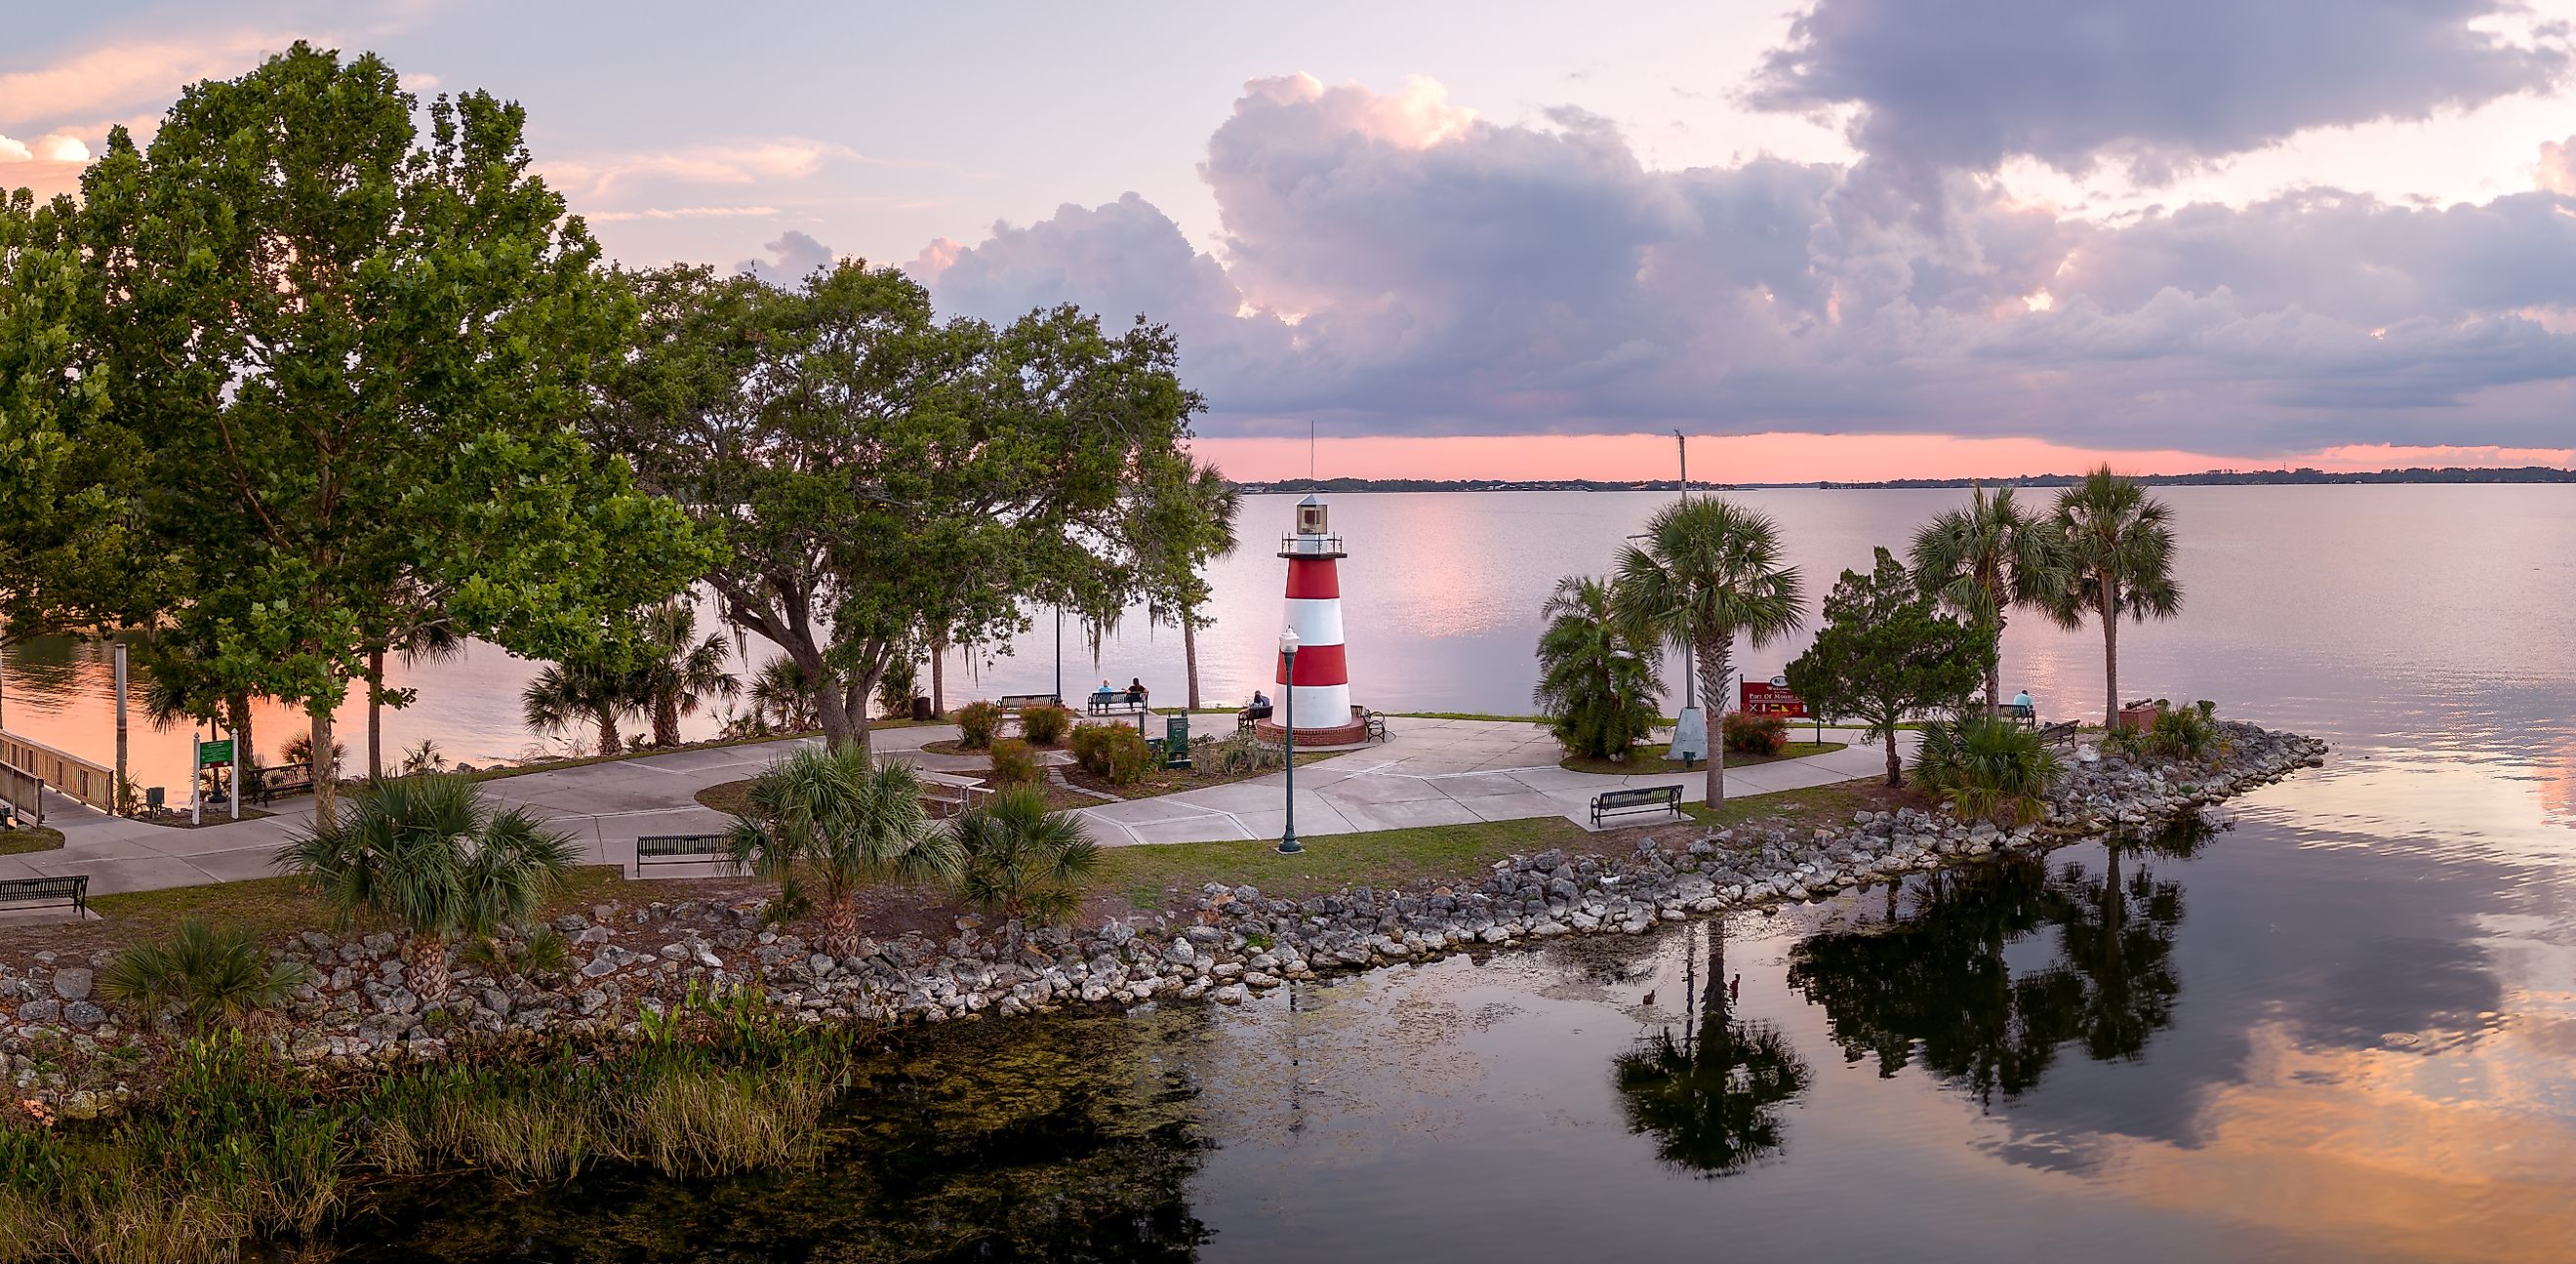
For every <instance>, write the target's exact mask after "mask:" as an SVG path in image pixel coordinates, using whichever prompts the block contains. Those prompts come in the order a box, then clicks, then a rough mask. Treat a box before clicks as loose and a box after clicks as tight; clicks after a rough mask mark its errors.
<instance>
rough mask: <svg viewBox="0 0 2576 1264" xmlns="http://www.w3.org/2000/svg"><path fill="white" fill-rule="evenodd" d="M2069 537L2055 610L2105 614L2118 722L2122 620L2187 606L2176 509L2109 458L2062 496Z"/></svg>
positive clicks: (2060, 524) (2106, 655) (2105, 656)
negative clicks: (2177, 566) (2179, 570)
mask: <svg viewBox="0 0 2576 1264" xmlns="http://www.w3.org/2000/svg"><path fill="white" fill-rule="evenodd" d="M2057 528H2058V530H2059V531H2060V532H2061V533H2063V534H2064V535H2065V537H2066V561H2067V586H2066V587H2065V589H2064V590H2062V591H2061V592H2060V594H2059V596H2058V599H2057V601H2056V602H2055V603H2054V605H2053V607H2052V609H2051V611H2050V613H2052V614H2053V615H2054V616H2055V617H2056V618H2057V621H2058V622H2059V623H2061V624H2063V625H2064V626H2066V627H2068V628H2080V627H2082V626H2084V621H2085V620H2086V619H2088V618H2098V619H2100V620H2101V621H2102V685H2103V694H2104V697H2103V702H2102V726H2103V727H2104V728H2112V729H2116V728H2118V727H2119V724H2120V620H2122V619H2128V620H2129V621H2131V622H2133V623H2144V622H2146V621H2147V620H2148V619H2150V618H2156V619H2170V618H2173V617H2174V616H2175V615H2177V614H2180V613H2182V586H2181V585H2180V584H2177V583H2175V582H2174V577H2173V560H2174V535H2173V511H2172V510H2171V509H2169V508H2167V507H2166V505H2165V502H2163V501H2161V500H2158V499H2156V498H2155V497H2153V496H2149V495H2148V494H2147V493H2146V489H2144V488H2142V487H2140V486H2138V484H2137V483H2136V482H2135V481H2133V480H2130V479H2125V478H2122V477H2120V476H2119V475H2117V474H2113V473H2112V472H2111V467H2110V466H2108V465H2105V466H2103V467H2102V468H2100V469H2098V470H2095V471H2093V472H2092V473H2090V474H2087V475H2085V476H2084V481H2083V482H2081V483H2077V484H2076V485H2074V486H2073V487H2069V488H2067V489H2066V490H2065V491H2063V492H2060V493H2059V494H2058V497H2057Z"/></svg>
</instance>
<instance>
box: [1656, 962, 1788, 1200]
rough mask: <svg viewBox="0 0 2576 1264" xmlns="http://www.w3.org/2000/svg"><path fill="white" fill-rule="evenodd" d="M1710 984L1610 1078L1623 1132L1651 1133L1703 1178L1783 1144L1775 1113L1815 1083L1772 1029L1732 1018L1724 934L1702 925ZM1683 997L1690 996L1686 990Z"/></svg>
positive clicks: (1663, 1152) (1746, 1164)
mask: <svg viewBox="0 0 2576 1264" xmlns="http://www.w3.org/2000/svg"><path fill="white" fill-rule="evenodd" d="M1708 941H1709V943H1708V978H1707V981H1706V982H1705V984H1703V985H1702V987H1701V988H1700V990H1699V994H1698V996H1697V997H1696V998H1695V1001H1686V1002H1685V1003H1686V1004H1692V1003H1695V1004H1696V1006H1697V1011H1698V1012H1697V1023H1696V1024H1695V1025H1693V1024H1691V1023H1690V1022H1689V1020H1688V1019H1687V1018H1686V1019H1685V1025H1684V1028H1683V1034H1682V1035H1681V1037H1680V1038H1678V1039H1676V1038H1675V1037H1674V1035H1673V1031H1672V1029H1671V1028H1670V1027H1666V1028H1664V1029H1663V1030H1661V1031H1659V1032H1657V1033H1656V1034H1655V1035H1653V1036H1650V1037H1648V1038H1646V1039H1645V1040H1644V1041H1641V1042H1640V1043H1639V1045H1638V1047H1637V1048H1635V1049H1633V1050H1630V1051H1629V1052H1627V1053H1623V1054H1621V1055H1619V1058H1618V1060H1617V1062H1616V1063H1615V1064H1614V1072H1613V1078H1614V1082H1615V1083H1616V1084H1617V1086H1618V1089H1619V1096H1620V1099H1621V1101H1622V1103H1623V1104H1624V1105H1625V1106H1626V1107H1627V1112H1628V1128H1629V1130H1630V1131H1632V1132H1636V1133H1641V1134H1652V1135H1653V1136H1654V1137H1655V1141H1656V1145H1655V1154H1656V1157H1658V1158H1661V1159H1662V1160H1663V1161H1665V1162H1667V1163H1670V1164H1673V1165H1674V1166H1676V1167H1681V1168H1685V1169H1688V1170H1690V1171H1693V1172H1697V1173H1699V1174H1701V1175H1703V1176H1709V1177H1720V1176H1731V1175H1734V1174H1735V1173H1738V1172H1742V1171H1745V1170H1747V1169H1749V1168H1752V1167H1753V1166H1754V1165H1756V1164H1758V1163H1760V1162H1762V1161H1763V1160H1764V1159H1765V1158H1767V1157H1769V1156H1770V1155H1771V1154H1772V1153H1773V1152H1775V1151H1777V1150H1779V1149H1780V1147H1781V1146H1782V1145H1783V1144H1784V1143H1785V1141H1786V1140H1787V1138H1786V1136H1785V1131H1784V1124H1783V1121H1782V1119H1781V1113H1780V1108H1781V1107H1782V1106H1783V1105H1784V1104H1786V1103H1788V1102H1789V1101H1791V1100H1792V1099H1794V1098H1796V1097H1797V1096H1798V1094H1800V1093H1802V1092H1805V1091H1806V1089H1807V1086H1808V1084H1809V1083H1811V1082H1812V1081H1813V1079H1814V1072H1813V1071H1812V1069H1811V1068H1809V1067H1808V1065H1807V1063H1806V1060H1805V1059H1803V1058H1801V1057H1799V1056H1798V1051H1797V1050H1796V1049H1795V1048H1794V1047H1792V1046H1791V1045H1790V1043H1789V1040H1788V1037H1787V1036H1786V1035H1784V1034H1783V1033H1782V1032H1781V1031H1780V1029H1779V1028H1778V1027H1776V1026H1774V1025H1772V1024H1771V1023H1768V1022H1762V1021H1739V1020H1737V1019H1736V1018H1735V1017H1734V1016H1733V1014H1732V1012H1731V1009H1732V1006H1731V1004H1730V1002H1729V999H1728V996H1727V986H1726V934H1725V930H1724V928H1723V927H1721V926H1719V925H1717V924H1716V923H1711V924H1710V925H1709V927H1708ZM1685 995H1686V996H1687V995H1688V993H1687V992H1686V993H1685Z"/></svg>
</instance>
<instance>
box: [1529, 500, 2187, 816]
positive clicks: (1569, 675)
mask: <svg viewBox="0 0 2576 1264" xmlns="http://www.w3.org/2000/svg"><path fill="white" fill-rule="evenodd" d="M2013 492H2014V489H2012V488H2009V487H2007V488H1999V489H1996V490H1995V491H1994V492H1992V493H1988V492H1987V491H1986V490H1985V489H1983V488H1979V489H1977V490H1976V491H1975V492H1974V494H1973V495H1972V496H1971V497H1970V499H1969V502H1968V504H1967V505H1966V506H1965V507H1963V508H1959V509H1952V510H1948V511H1946V512H1943V513H1942V514H1940V515H1939V516H1937V517H1935V518H1934V519H1933V520H1932V521H1930V522H1928V523H1925V524H1924V525H1923V526H1922V528H1920V529H1919V530H1918V531H1917V532H1916V533H1915V536H1914V539H1913V540H1912V541H1911V547H1910V548H1909V549H1908V556H1907V560H1905V561H1899V560H1898V559H1897V557H1896V556H1895V555H1894V554H1893V553H1892V552H1890V551H1889V550H1888V549H1885V548H1880V549H1878V550H1876V551H1875V562H1874V564H1873V566H1872V567H1871V569H1870V570H1869V571H1867V572H1861V571H1851V570H1847V571H1844V572H1843V573H1842V577H1841V580H1840V582H1839V583H1837V584H1836V585H1835V587H1834V589H1833V592H1832V594H1831V595H1830V596H1829V597H1827V599H1826V600H1825V602H1824V607H1823V616H1824V626H1823V627H1822V628H1821V629H1820V630H1819V631H1818V634H1817V636H1816V639H1815V642H1814V643H1813V644H1812V645H1810V646H1809V647H1808V649H1807V650H1806V652H1805V653H1803V654H1801V655H1800V656H1799V657H1798V658H1797V659H1796V660H1795V661H1793V662H1792V663H1790V664H1789V667H1788V671H1787V676H1788V680H1789V686H1790V688H1791V689H1792V690H1793V691H1795V692H1796V693H1797V694H1798V696H1799V697H1800V698H1802V699H1803V700H1805V701H1806V703H1807V704H1808V706H1809V707H1810V708H1811V709H1812V710H1814V711H1815V712H1816V713H1817V714H1819V715H1822V716H1825V717H1828V718H1834V719H1843V720H1857V721H1860V722H1861V723H1862V725H1863V726H1864V729H1865V731H1866V734H1867V737H1868V738H1869V739H1870V740H1872V741H1878V742H1882V743H1884V744H1885V747H1886V751H1887V779H1888V783H1889V784H1891V785H1895V784H1900V783H1901V782H1902V780H1903V777H1902V775H1901V769H1900V765H1899V760H1898V757H1897V746H1896V734H1897V732H1898V729H1899V727H1900V726H1901V725H1902V724H1904V723H1905V722H1907V721H1908V720H1910V719H1913V718H1916V717H1921V716H1927V715H1930V716H1940V717H1945V718H1946V717H1957V719H1958V723H1957V724H1956V725H1955V727H1949V726H1945V727H1942V728H1941V729H1940V730H1939V731H1937V732H1933V733H1927V736H1926V742H1925V749H1926V751H1928V752H1930V753H1931V756H1932V762H1933V763H1935V764H1940V763H1945V762H1946V763H1949V764H1953V765H1955V764H1957V763H1959V762H1962V761H1966V762H1973V761H1975V760H1977V759H1981V758H1984V757H1985V756H1987V755H1989V754H1999V753H2000V754H2009V755H2010V757H2011V759H2012V760H2013V761H2018V762H2019V763H2022V764H2033V763H2034V762H2035V761H2037V759H2038V752H2037V747H2036V741H2035V739H2031V740H2029V741H2024V740H2023V739H2022V738H2020V737H2014V736H2011V735H2009V734H2007V733H2005V732H2004V731H2003V730H2004V729H2006V728H2007V727H2010V726H2007V725H2005V724H2004V723H2003V722H2001V721H2000V720H1998V719H1997V717H1998V715H1999V714H2000V712H2001V709H2002V698H2001V676H2002V672H2001V657H2002V641H2003V632H2004V628H2005V626H2006V624H2007V622H2008V620H2009V618H2010V616H2011V614H2012V613H2013V612H2014V611H2016V610H2022V609H2029V610H2034V611H2037V612H2039V613H2041V614H2043V615H2045V616H2046V617H2048V618H2049V619H2050V620H2051V621H2053V622H2055V623H2056V624H2058V625H2059V626H2061V627H2064V628H2068V629H2070V630H2072V629H2076V628H2081V627H2083V626H2085V625H2086V624H2088V623H2089V624H2093V625H2095V626H2098V627H2099V628H2100V629H2101V631H2102V663H2103V727H2104V728H2105V729H2106V730H2116V729H2117V728H2118V726H2119V720H2120V707H2121V700H2120V654H2119V649H2120V640H2119V636H2120V625H2121V624H2122V623H2123V622H2129V623H2143V622H2145V621H2146V620H2148V619H2170V618H2173V617H2175V616H2177V615H2178V614H2180V613H2181V609H2182V589H2181V586H2180V585H2179V584H2178V583H2177V582H2176V580H2175V579H2174V555H2175V543H2174V534H2173V525H2172V510H2171V508H2170V507H2169V506H2167V505H2166V504H2165V503H2164V502H2163V501H2161V500H2158V499H2156V498H2155V497H2153V496H2151V495H2148V494H2147V493H2146V491H2145V489H2144V488H2143V487H2142V486H2141V485H2140V483H2139V482H2138V480H2135V479H2129V478H2123V477H2120V476H2119V475H2116V474H2114V473H2113V472H2112V471H2111V469H2110V467H2108V466H2104V467H2102V468H2100V469H2097V470H2095V471H2093V472H2092V473H2090V474H2087V475H2086V476H2085V477H2084V478H2083V480H2082V481H2080V482H2078V483H2076V484H2075V485H2073V486H2070V487H2067V488H2065V489H2063V490H2062V491H2060V492H2059V493H2058V495H2057V497H2056V499H2055V502H2054V504H2053V505H2052V506H2051V507H2050V508H2049V509H2048V510H2046V511H2044V512H2036V513H2034V512H2032V511H2030V510H2029V509H2027V508H2025V507H2024V505H2023V503H2022V502H2021V501H2020V500H2019V499H2017V498H2016V497H2015V496H2014V494H2013ZM1804 594H1805V578H1804V576H1802V575H1801V574H1800V573H1799V571H1798V568H1796V567H1794V566H1790V565H1787V564H1786V562H1785V561H1784V555H1783V550H1782V548H1781V543H1780V532H1779V527H1778V524H1777V523H1776V522H1774V521H1773V520H1772V519H1771V518H1770V517H1769V516H1767V515H1765V514H1762V513H1758V512H1756V511H1753V510H1751V509H1748V508H1745V507H1744V506H1742V505H1740V504H1738V503H1736V502H1733V501H1729V500H1727V499H1724V498H1722V497H1718V496H1711V495H1703V496H1698V497H1693V498H1690V499H1685V500H1678V501H1675V502H1674V503H1672V504H1670V505H1668V506H1666V507H1664V508H1663V509H1661V510H1659V511H1657V512H1656V513H1655V514H1654V516H1653V517H1651V518H1650V519H1648V520H1647V523H1646V527H1645V530H1644V532H1642V533H1641V534H1640V535H1638V536H1636V537H1634V540H1633V542H1631V543H1629V544H1627V545H1625V546H1623V547H1622V548H1621V549H1620V551H1619V555H1618V558H1617V560H1616V562H1615V563H1614V568H1613V571H1612V574H1611V576H1610V577H1609V578H1607V579H1600V578H1594V577H1589V576H1568V577H1567V578H1566V579H1564V580H1563V581H1561V582H1560V583H1559V585H1558V587H1557V590H1556V593H1555V595H1554V596H1553V597H1551V598H1550V600H1549V601H1548V604H1547V606H1546V607H1545V609H1544V611H1543V616H1544V617H1545V618H1546V619H1547V623H1546V627H1545V629H1544V631H1543V632H1542V633H1541V636H1540V640H1539V647H1538V657H1539V673H1540V676H1539V685H1538V687H1537V689H1536V690H1535V691H1534V699H1535V701H1536V702H1537V704H1538V705H1539V706H1540V707H1541V708H1543V709H1544V710H1545V711H1546V712H1547V713H1548V714H1549V716H1550V717H1551V718H1552V721H1553V728H1554V731H1555V734H1556V736H1557V739H1558V740H1559V741H1560V742H1561V743H1563V744H1564V745H1565V747H1566V748H1567V750H1569V751H1570V752H1572V753H1574V754H1577V755H1582V756H1589V757H1594V758H1607V759H1612V760H1623V759H1625V758H1626V757H1627V756H1628V754H1629V753H1630V751H1631V750H1632V749H1634V748H1635V747H1637V746H1638V745H1640V744H1642V743H1644V742H1645V741H1647V740H1648V738H1649V735H1650V733H1651V732H1652V730H1653V729H1654V728H1656V727H1657V726H1658V725H1660V724H1661V722H1662V721H1661V717H1662V714H1663V708H1662V705H1661V702H1660V699H1659V696H1658V695H1659V694H1660V692H1661V690H1662V687H1663V684H1662V679H1661V676H1660V674H1659V672H1658V670H1657V667H1656V660H1657V658H1658V656H1659V655H1660V653H1661V652H1662V651H1663V650H1664V649H1666V648H1668V647H1669V648H1673V649H1683V648H1687V649H1688V650H1690V651H1691V654H1692V657H1693V659H1694V664H1695V667H1696V669H1697V672H1698V676H1699V679H1698V682H1697V683H1698V685H1699V692H1700V694H1701V696H1702V698H1703V699H1704V700H1705V702H1706V705H1707V707H1708V710H1709V714H1710V715H1711V716H1712V717H1713V719H1722V718H1723V717H1725V716H1726V713H1727V711H1728V709H1729V706H1728V703H1729V699H1728V696H1727V694H1728V690H1729V689H1730V687H1731V686H1732V684H1733V681H1734V670H1733V653H1734V644H1735V642H1736V640H1737V639H1738V638H1739V637H1740V638H1743V639H1745V640H1747V641H1749V642H1750V643H1751V644H1753V645H1755V646H1757V647H1758V646H1762V645H1766V644H1769V643H1771V642H1774V641H1776V640H1778V639H1780V638H1782V637H1784V636H1787V635H1789V634H1791V633H1792V632H1795V631H1796V630H1797V629H1798V628H1799V627H1800V626H1801V624H1802V623H1803V622H1804V619H1805V608H1804V602H1805V596H1804ZM1980 686H1982V692H1983V694H1984V697H1983V699H1982V700H1981V704H1980V702H1979V701H1978V700H1975V695H1976V694H1977V693H1978V692H1979V687H1980ZM2202 718H2203V719H2204V720H2205V719H2206V718H2207V717H2206V714H2205V713H2203V716H2202ZM1718 727H1721V726H1719V725H1716V724H1712V728H1713V729H1715V728H1718ZM2006 772H2008V773H2010V775H2007V776H2003V777H2001V778H1999V780H2002V781H2010V782H2014V783H2015V785H2016V788H2014V789H2012V790H2011V791H2010V797H2011V798H2012V800H2013V802H2014V804H2015V805H2017V807H2023V806H2027V805H2028V804H2030V803H2032V802H2035V800H2036V795H2037V793H2038V792H2039V791H2044V789H2045V787H2044V785H2043V786H2038V787H2037V788H2036V789H2034V788H2033V787H2032V786H2031V785H2030V784H2029V783H2030V782H2032V781H2044V780H2045V775H2044V774H2045V769H2044V768H2042V769H2040V770H2039V771H2038V772H2037V773H2030V772H2029V771H2028V770H2020V771H2015V770H2006ZM1948 775H1949V772H1948V771H1947V770H1944V769H1933V770H1931V771H1930V772H1929V773H1928V774H1927V777H1926V778H1925V779H1928V780H1930V781H1933V782H1939V781H1941V780H1942V779H1943V778H1944V777H1945V776H1948ZM1707 777H1708V783H1707V798H1708V802H1709V803H1710V804H1712V805H1714V804H1718V803H1722V802H1724V801H1725V785H1726V783H1725V760H1724V757H1723V755H1722V754H1719V753H1715V752H1712V758H1711V759H1710V760H1709V766H1708V772H1707ZM1988 780H1998V778H1988ZM1933 788H1936V789H1956V788H1957V787H1943V786H1935V787H1933ZM1992 789H1993V787H1991V786H1989V787H1982V788H1980V787H1970V790H1971V792H1972V793H1971V794H1970V795H1969V796H1968V797H1969V798H1972V799H1973V798H1975V797H1976V796H1977V794H1979V793H1984V792H1986V791H1990V790H1992ZM1980 814H1987V813H1985V812H1983V811H1982V810H1981V812H1980Z"/></svg>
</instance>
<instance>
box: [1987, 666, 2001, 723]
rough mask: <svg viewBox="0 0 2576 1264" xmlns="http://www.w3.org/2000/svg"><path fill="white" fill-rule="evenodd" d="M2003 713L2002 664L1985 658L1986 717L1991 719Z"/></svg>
mask: <svg viewBox="0 0 2576 1264" xmlns="http://www.w3.org/2000/svg"><path fill="white" fill-rule="evenodd" d="M2003 713H2004V700H2003V664H2002V663H2001V661H2000V660H1999V659H1996V658H1990V659H1987V660H1986V718H1987V719H1989V720H1991V719H1994V718H1995V717H1996V716H1999V715H2002V714H2003Z"/></svg>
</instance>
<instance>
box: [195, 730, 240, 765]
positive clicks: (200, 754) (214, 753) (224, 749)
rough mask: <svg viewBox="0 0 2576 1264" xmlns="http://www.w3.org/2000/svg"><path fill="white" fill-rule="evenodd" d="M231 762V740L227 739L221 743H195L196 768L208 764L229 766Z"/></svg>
mask: <svg viewBox="0 0 2576 1264" xmlns="http://www.w3.org/2000/svg"><path fill="white" fill-rule="evenodd" d="M231 762H233V739H231V738H229V737H227V738H224V739H223V740H221V741H216V742H199V743H197V766H198V767H199V768H203V767H205V766H206V765H208V764H229V763H231Z"/></svg>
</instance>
